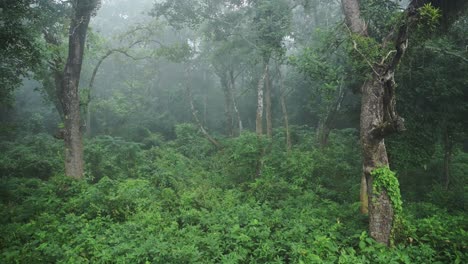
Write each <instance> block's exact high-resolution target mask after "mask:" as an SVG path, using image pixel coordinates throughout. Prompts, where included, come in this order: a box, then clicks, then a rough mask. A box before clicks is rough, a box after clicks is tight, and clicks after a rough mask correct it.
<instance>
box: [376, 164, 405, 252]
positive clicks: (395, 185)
mask: <svg viewBox="0 0 468 264" xmlns="http://www.w3.org/2000/svg"><path fill="white" fill-rule="evenodd" d="M371 175H372V177H373V178H374V181H373V184H372V187H373V190H374V192H375V193H376V194H380V192H381V191H382V190H383V189H385V190H386V191H387V195H388V196H389V198H390V201H391V203H392V206H393V212H394V218H393V227H392V234H391V241H390V242H391V244H394V241H395V238H396V236H397V234H398V233H400V232H403V228H404V225H403V218H402V212H403V201H402V200H401V194H400V183H399V182H398V178H397V177H396V173H395V172H393V171H392V170H390V168H389V167H388V166H385V167H380V168H377V169H374V170H373V171H372V172H371Z"/></svg>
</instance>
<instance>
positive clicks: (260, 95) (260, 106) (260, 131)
mask: <svg viewBox="0 0 468 264" xmlns="http://www.w3.org/2000/svg"><path fill="white" fill-rule="evenodd" d="M267 70H268V65H266V66H265V68H264V71H263V75H262V77H261V78H260V79H259V80H258V85H257V118H256V122H255V128H256V129H255V130H256V132H257V135H258V136H261V135H262V134H263V86H264V82H265V77H266V74H267Z"/></svg>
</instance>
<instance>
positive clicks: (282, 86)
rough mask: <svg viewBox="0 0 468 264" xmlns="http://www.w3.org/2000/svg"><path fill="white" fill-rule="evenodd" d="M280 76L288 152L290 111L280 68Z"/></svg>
mask: <svg viewBox="0 0 468 264" xmlns="http://www.w3.org/2000/svg"><path fill="white" fill-rule="evenodd" d="M278 75H279V79H280V101H281V112H282V113H283V120H284V129H285V130H286V150H287V151H288V152H290V151H291V135H290V133H289V118H288V109H287V107H286V89H285V88H284V80H283V75H282V74H281V69H280V68H278Z"/></svg>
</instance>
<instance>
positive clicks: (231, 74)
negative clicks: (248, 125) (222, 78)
mask: <svg viewBox="0 0 468 264" xmlns="http://www.w3.org/2000/svg"><path fill="white" fill-rule="evenodd" d="M229 79H230V81H231V85H230V88H231V98H232V106H233V108H234V112H235V113H236V118H237V129H238V132H239V134H238V135H240V134H241V133H242V129H243V128H242V119H241V116H240V113H239V109H238V108H237V100H236V96H235V91H236V89H235V87H236V78H235V77H234V71H230V72H229Z"/></svg>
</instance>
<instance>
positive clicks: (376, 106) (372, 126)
mask: <svg viewBox="0 0 468 264" xmlns="http://www.w3.org/2000/svg"><path fill="white" fill-rule="evenodd" d="M424 3H425V1H416V0H413V1H411V2H410V4H409V5H408V8H407V9H406V10H405V17H404V19H403V21H402V23H401V24H400V25H399V27H397V28H395V29H394V30H393V31H391V32H390V33H389V34H388V36H387V37H386V38H385V39H384V41H383V43H382V44H381V48H382V50H385V48H386V47H387V46H388V45H389V43H390V42H392V40H394V43H395V46H394V47H395V49H394V50H393V51H391V52H389V53H388V54H382V59H381V61H378V62H370V61H369V60H368V59H367V58H364V60H366V62H367V63H368V64H369V67H370V71H371V72H372V75H371V77H370V78H369V79H368V80H367V81H365V83H364V84H363V86H362V88H361V93H362V97H361V115H360V120H361V122H360V139H361V145H362V153H363V179H362V183H363V184H365V186H364V187H362V188H361V190H366V191H367V195H368V197H365V195H364V194H362V193H361V201H362V202H363V204H362V208H361V211H366V207H365V206H366V205H365V203H364V202H366V201H368V203H369V204H368V210H369V233H370V236H371V237H372V238H374V239H375V240H376V241H378V242H380V243H383V244H386V245H389V244H390V242H391V233H392V229H393V225H394V220H395V218H394V216H395V205H394V204H392V198H393V200H395V197H390V196H389V194H388V190H389V187H390V186H380V190H379V191H378V192H376V191H375V189H374V187H375V186H374V180H375V179H374V178H373V176H372V172H373V171H374V170H376V169H378V168H381V167H389V162H388V156H387V151H386V148H385V137H386V136H388V135H390V134H392V133H395V132H401V131H404V130H405V127H404V120H403V118H401V117H400V116H398V114H397V111H396V97H395V88H396V84H395V78H394V77H395V70H396V68H397V66H398V64H399V63H400V61H401V59H402V57H403V55H404V54H405V51H406V49H407V48H408V37H409V35H408V30H409V29H410V28H411V27H412V25H413V24H414V23H415V22H416V21H417V18H418V8H419V7H421V6H422V5H423V4H424ZM342 6H343V12H344V14H345V18H346V24H347V26H348V28H349V30H350V32H351V33H352V34H356V35H359V36H360V37H364V38H367V37H368V35H367V29H366V24H365V22H364V21H363V19H362V17H361V14H360V9H359V2H358V1H357V0H342ZM353 44H354V49H355V50H356V52H357V53H359V54H360V55H361V56H365V55H363V54H361V52H360V51H359V47H358V43H356V42H354V43H353ZM397 199H399V198H397Z"/></svg>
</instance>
